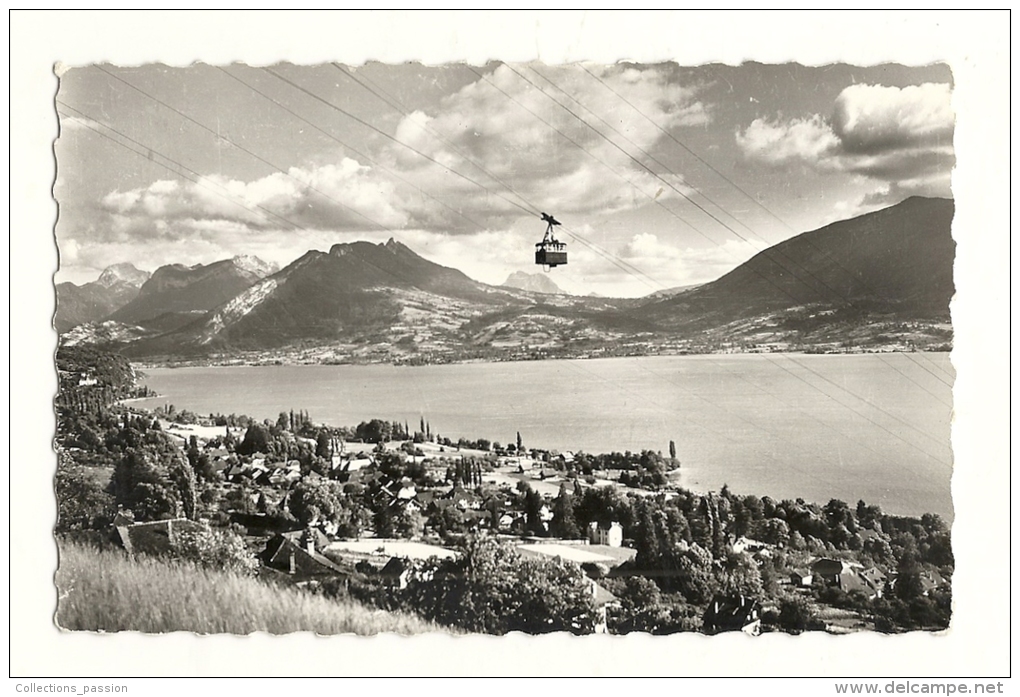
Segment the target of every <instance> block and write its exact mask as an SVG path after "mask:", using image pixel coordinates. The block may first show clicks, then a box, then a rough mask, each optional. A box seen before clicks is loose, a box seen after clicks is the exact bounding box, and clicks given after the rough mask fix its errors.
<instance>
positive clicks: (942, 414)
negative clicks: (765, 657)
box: [139, 353, 954, 521]
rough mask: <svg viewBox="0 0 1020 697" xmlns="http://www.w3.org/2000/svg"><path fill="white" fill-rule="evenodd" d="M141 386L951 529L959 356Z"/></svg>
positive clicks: (341, 372) (307, 371)
mask: <svg viewBox="0 0 1020 697" xmlns="http://www.w3.org/2000/svg"><path fill="white" fill-rule="evenodd" d="M145 374H146V378H145V380H144V382H145V383H146V384H148V385H149V387H151V388H152V389H154V390H156V391H157V392H158V393H159V394H160V395H163V396H162V397H160V398H154V399H148V400H141V401H140V403H139V406H142V407H147V408H155V407H157V406H162V405H164V404H166V403H167V402H170V403H172V404H174V405H175V406H176V407H177V408H178V409H182V408H183V409H189V410H191V411H194V412H197V413H199V414H210V413H222V414H230V413H236V414H248V415H250V416H253V417H256V418H259V419H273V420H275V419H276V417H277V416H278V415H279V413H280V412H281V411H289V410H291V409H293V410H295V411H297V410H305V411H307V412H308V413H309V414H310V415H311V418H312V420H313V421H316V422H321V423H328V424H333V425H338V426H339V425H347V426H354V425H357V424H358V423H359V422H361V421H367V420H369V419H372V418H381V419H385V420H388V421H399V422H404V421H406V422H407V423H408V424H410V425H411V427H412V429H414V428H416V427H417V426H416V425H417V424H418V422H419V419H420V418H421V417H424V418H425V419H426V420H427V421H428V422H429V424H430V426H431V428H432V432H433V433H436V434H439V435H441V436H447V437H449V438H451V439H453V440H457V439H458V438H460V437H465V438H470V439H476V438H488V439H489V440H492V441H498V442H500V443H512V442H514V441H515V439H516V434H517V432H518V431H520V433H521V437H522V438H523V441H524V444H525V445H526V446H530V447H536V448H548V449H555V450H572V451H577V450H584V451H586V452H593V453H597V452H608V451H612V450H617V451H625V450H631V451H640V450H642V449H649V450H657V451H662V452H664V453H668V448H669V441H670V440H673V441H675V442H676V447H677V457H678V458H679V459H680V461H681V463H682V468H683V474H682V478H681V485H682V486H686V487H688V488H691V489H694V490H698V491H708V490H715V491H718V490H719V489H720V488H721V487H722V485H723V484H728V485H729V487H730V489H731V490H732V491H733V492H735V493H740V494H750V493H753V494H757V495H759V496H761V495H766V494H767V495H769V496H772V497H773V498H798V497H800V498H803V499H805V500H807V501H816V502H818V503H826V502H827V501H828V500H829V499H831V498H839V499H843V500H845V501H847V502H849V503H851V504H855V503H856V502H857V500H858V499H864V500H865V501H867V502H868V503H877V504H879V505H881V506H882V508H883V510H885V511H886V512H889V513H896V514H903V515H919V514H921V513H925V512H933V513H938V514H940V515H941V516H943V517H944V518H945V519H946V520H947V521H948V520H951V519H952V499H951V494H950V477H951V475H952V450H951V447H950V422H951V417H952V387H951V385H952V382H953V376H954V372H953V368H952V365H951V363H950V360H949V355H948V354H932V353H926V354H920V353H918V354H866V355H801V354H789V355H779V354H772V355H761V354H758V355H709V356H668V357H667V356H655V357H642V358H610V359H595V360H556V361H533V362H516V363H466V364H457V365H441V366H423V367H404V366H389V365H342V366H319V365H302V366H263V367H211V368H173V369H170V368H159V369H150V370H146V371H145Z"/></svg>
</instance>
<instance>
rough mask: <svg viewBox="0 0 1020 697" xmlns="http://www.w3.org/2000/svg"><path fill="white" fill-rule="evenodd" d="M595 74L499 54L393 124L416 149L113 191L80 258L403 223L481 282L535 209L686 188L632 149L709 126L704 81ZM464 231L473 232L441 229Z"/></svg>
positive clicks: (309, 236) (592, 205)
mask: <svg viewBox="0 0 1020 697" xmlns="http://www.w3.org/2000/svg"><path fill="white" fill-rule="evenodd" d="M589 70H591V71H592V73H593V74H595V75H597V76H598V79H593V78H592V76H591V75H588V74H587V73H586V72H585V71H584V70H582V69H581V68H580V67H578V66H538V65H536V66H534V69H532V68H531V67H529V66H515V67H514V68H513V69H511V67H510V66H507V65H501V66H499V67H498V68H496V69H495V70H493V71H487V72H486V73H485V74H484V77H479V78H478V79H477V80H475V81H473V82H471V83H469V84H467V85H466V86H464V87H463V88H462V89H460V90H458V91H457V92H455V93H452V94H450V95H448V96H446V97H445V98H444V99H443V100H442V101H440V102H439V103H438V105H437V106H435V107H434V108H430V109H429V113H426V112H424V111H415V112H411V113H410V114H409V115H407V116H405V117H403V118H402V119H400V120H399V122H397V123H396V124H395V128H394V130H393V133H394V138H395V139H397V140H398V141H401V142H402V143H406V144H407V145H408V146H410V148H408V147H404V146H402V145H399V144H397V143H394V142H392V141H387V140H382V139H374V140H371V141H370V142H367V143H366V144H365V146H364V147H365V148H366V150H365V151H366V153H369V154H370V156H371V160H369V157H368V156H359V160H360V161H359V160H355V159H353V158H351V157H344V156H341V155H336V156H327V155H320V156H319V157H317V158H316V160H315V161H314V162H305V163H302V164H301V165H300V166H294V167H291V168H290V169H288V170H287V171H285V172H276V173H273V174H270V175H267V176H263V177H260V178H257V179H252V180H240V179H236V178H230V177H226V176H223V175H220V174H206V173H203V174H204V176H201V177H200V178H198V179H197V181H188V180H185V179H174V178H163V179H160V180H157V181H154V182H151V183H147V184H146V185H144V186H138V187H136V188H122V189H119V190H115V191H110V192H108V193H106V195H105V196H102V197H101V199H100V202H99V206H98V208H99V212H100V213H101V214H102V215H103V217H102V218H101V219H100V218H95V217H92V218H90V219H89V221H88V223H87V224H86V223H85V222H84V221H79V222H78V224H77V225H76V229H75V231H74V233H75V235H76V236H77V237H79V238H81V239H86V238H87V241H88V245H87V246H83V248H82V253H83V256H82V258H81V263H83V264H84V263H92V262H100V261H101V259H102V257H103V256H105V255H106V254H111V255H116V254H121V253H122V251H124V250H126V249H127V248H128V247H129V246H130V245H131V244H132V243H133V244H136V245H139V244H140V245H144V246H145V247H146V248H147V249H148V250H149V251H152V252H153V254H154V255H155V251H153V250H159V253H160V254H162V253H166V255H167V256H166V257H165V258H167V259H173V260H175V261H176V260H180V261H181V262H190V263H198V262H203V263H204V262H208V261H213V260H215V258H222V257H223V256H229V254H228V253H227V252H231V253H233V252H232V250H238V249H241V250H244V249H258V248H265V249H267V250H274V249H284V248H290V249H293V248H294V247H295V246H297V245H304V244H306V243H307V242H308V241H314V240H316V239H318V238H320V237H327V236H330V237H331V238H332V239H333V240H334V241H335V240H336V239H338V238H344V237H346V236H348V235H350V236H354V237H359V238H362V239H374V238H375V237H379V238H382V239H385V238H386V237H389V236H390V235H393V234H397V235H398V236H405V237H410V238H411V239H413V240H417V241H420V242H421V244H422V245H423V246H424V247H425V248H426V249H427V250H428V251H429V252H430V253H432V254H434V255H435V256H434V258H435V259H436V260H437V261H439V262H440V263H449V264H450V265H453V266H463V263H462V262H463V260H464V259H465V258H468V259H471V261H472V268H477V269H478V270H479V271H478V273H480V274H481V275H482V276H484V280H486V281H488V282H501V281H502V280H503V278H505V274H506V272H507V271H506V269H507V267H506V265H505V264H504V263H500V262H499V260H498V259H494V260H493V263H492V264H488V265H487V262H486V261H484V259H485V255H486V254H489V255H491V251H492V249H494V248H496V247H494V246H493V245H496V244H506V245H509V246H510V248H513V249H519V248H524V249H527V250H530V248H531V245H532V244H533V242H534V239H531V238H533V237H535V235H536V230H540V229H541V228H540V225H539V224H538V223H536V222H535V221H534V220H530V216H531V215H532V214H533V213H535V211H536V210H551V211H552V212H554V213H556V214H557V215H558V216H561V219H562V218H567V219H569V217H570V216H571V215H572V214H574V213H580V212H583V213H584V215H585V217H590V216H595V215H600V214H605V213H612V212H617V211H625V210H631V209H635V208H638V207H640V206H643V205H647V204H648V203H649V202H650V199H652V198H657V199H658V200H660V201H663V200H664V199H668V198H670V197H675V196H677V194H676V193H675V191H674V190H673V188H675V189H678V190H680V191H683V192H684V193H687V194H688V195H689V194H690V193H691V190H690V189H689V188H688V187H687V185H686V184H685V183H684V180H683V177H682V175H679V174H663V175H660V176H662V177H664V178H666V179H667V181H668V182H669V184H670V185H672V187H673V188H671V187H670V186H666V185H664V184H663V183H662V181H660V180H659V179H656V178H655V177H653V176H652V175H651V174H649V173H648V172H647V171H645V170H644V169H642V168H641V167H639V166H637V165H636V164H635V163H634V161H633V160H631V159H630V157H628V156H627V154H626V153H630V154H631V155H634V156H635V157H640V153H639V149H646V150H649V149H652V148H654V147H655V145H656V143H657V142H658V141H659V139H660V138H664V136H663V135H662V132H661V131H660V130H659V127H661V128H664V129H675V128H683V127H688V126H698V125H704V124H706V123H708V122H709V121H710V120H711V118H712V108H711V106H710V105H708V104H705V103H704V102H703V101H700V100H699V94H700V91H701V89H702V88H701V87H700V86H697V85H694V86H690V85H684V84H681V83H680V82H678V81H677V79H676V78H675V76H674V75H672V74H671V72H670V70H671V68H670V67H669V66H651V67H627V66H609V67H606V66H601V67H596V66H592V67H590V68H589ZM515 71H516V72H515ZM518 73H520V74H518ZM521 75H524V76H526V77H527V78H528V79H527V80H525V79H522V77H521ZM528 80H530V81H531V82H533V83H534V85H533V84H530V83H529V82H528ZM547 80H548V81H547ZM599 80H601V81H602V83H604V85H603V84H600V82H599ZM552 83H555V85H556V87H553V86H552ZM536 85H537V86H538V87H536ZM539 87H540V88H541V89H539ZM559 90H562V92H561V91H559ZM614 91H615V92H616V93H617V94H619V95H620V96H622V97H623V98H624V99H625V100H626V101H627V102H629V103H630V104H632V105H633V106H634V108H636V109H638V110H639V111H640V112H641V113H643V114H645V115H646V116H647V117H648V118H649V119H651V121H652V122H654V124H653V123H651V122H649V121H648V120H646V119H644V118H641V117H638V116H637V115H636V114H635V113H634V112H633V110H632V108H631V107H630V106H627V105H626V104H624V102H622V101H621V99H620V97H618V96H617V95H616V94H613V92H614ZM547 94H548V95H553V96H555V97H556V99H557V100H558V101H560V102H562V103H564V104H565V105H567V106H569V107H570V108H571V109H572V110H573V111H574V112H575V113H577V114H579V115H583V117H584V119H585V120H587V121H588V122H590V123H591V124H592V126H594V127H595V128H597V129H599V131H601V132H603V133H605V134H606V135H607V136H608V137H610V138H612V139H613V140H614V141H616V142H617V143H619V144H620V146H621V147H622V148H623V149H624V152H621V150H620V149H618V148H616V147H614V146H612V145H610V144H609V143H608V142H607V141H606V139H605V138H603V137H601V136H599V135H598V133H596V132H595V131H594V130H592V128H589V127H588V126H587V125H585V124H584V123H583V122H581V121H579V120H578V119H577V118H576V117H575V116H573V115H571V114H570V113H569V112H568V111H566V110H564V109H563V108H562V107H561V106H559V105H558V104H557V103H556V102H555V101H553V100H551V99H550V98H549V97H548V96H547ZM567 95H570V96H569V97H568V96H567ZM582 105H583V106H582ZM593 114H595V115H597V116H593ZM64 121H65V122H66V123H67V125H68V127H69V128H79V127H82V126H83V124H81V123H78V122H77V121H75V119H73V118H65V119H64ZM607 123H608V124H612V125H613V128H616V129H619V130H620V131H622V132H623V133H624V135H625V136H626V139H627V140H624V138H622V137H621V136H620V135H619V134H618V133H614V132H613V131H612V130H611V129H610V128H609V127H608V126H607V125H606V124H607ZM656 124H657V125H656ZM628 140H629V141H630V142H627V141H628ZM414 151H417V152H414ZM394 173H399V174H398V176H395V174H394ZM479 185H481V186H479ZM90 215H91V213H90ZM522 220H529V223H530V226H529V227H528V229H527V231H524V230H523V229H516V230H515V228H517V227H519V226H520V223H521V221H522ZM423 235H424V236H425V237H422V236H423ZM459 236H463V237H465V238H466V239H465V240H463V241H462V242H456V241H454V240H450V239H445V238H447V237H459ZM501 236H502V237H501ZM292 245H293V246H292ZM327 247H328V245H327ZM305 249H307V247H305ZM214 250H219V251H214ZM139 256H140V255H139V254H137V253H136V254H133V255H129V257H130V258H139ZM141 256H144V254H142V255H141ZM270 256H273V254H271V255H270ZM275 256H278V255H275ZM527 256H528V255H525V260H526V258H527ZM153 258H156V257H155V256H154V257H153ZM271 260H273V261H278V262H280V263H286V262H287V261H288V260H287V259H278V258H273V259H271ZM525 263H526V261H525ZM157 265H158V264H157ZM500 276H502V277H503V278H500Z"/></svg>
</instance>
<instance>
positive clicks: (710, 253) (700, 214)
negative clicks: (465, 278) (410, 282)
mask: <svg viewBox="0 0 1020 697" xmlns="http://www.w3.org/2000/svg"><path fill="white" fill-rule="evenodd" d="M952 85H953V79H952V74H951V72H950V69H949V68H948V67H947V66H945V65H938V64H936V65H932V66H927V67H905V66H902V65H892V64H889V65H877V66H871V67H855V66H849V65H828V66H822V67H805V66H801V65H797V64H784V65H763V64H758V63H745V64H743V65H739V66H732V65H731V66H727V65H719V64H717V65H703V66H698V67H684V66H680V65H677V64H675V63H658V64H650V65H644V64H628V63H619V64H614V65H607V64H596V63H574V64H568V65H544V64H542V63H525V64H513V63H506V64H505V63H497V62H492V63H489V64H486V65H468V64H463V63H461V64H449V65H442V66H424V65H421V64H403V65H385V64H381V63H368V64H365V65H362V66H359V67H356V68H355V67H350V66H345V65H341V64H324V65H318V66H296V65H291V64H278V65H271V66H265V67H251V66H247V65H243V64H232V65H231V64H225V65H221V66H212V65H201V64H200V65H194V66H191V67H166V66H160V65H144V66H139V67H115V66H112V65H106V64H95V65H87V66H81V67H73V68H68V69H67V70H66V71H65V72H63V74H62V75H61V79H60V87H59V91H58V94H57V98H56V99H57V101H56V106H57V110H58V114H59V118H60V127H61V130H60V137H59V138H58V140H57V142H56V145H55V152H56V158H57V167H58V176H57V182H56V185H55V187H54V195H55V197H56V199H57V202H58V204H59V206H60V214H59V218H58V223H57V227H56V234H57V244H58V249H59V252H60V270H59V272H58V274H57V281H58V282H62V281H71V282H74V283H79V284H81V283H85V282H89V281H92V280H95V279H96V278H97V277H98V276H99V274H100V273H101V272H102V270H103V269H104V268H105V267H106V266H109V265H111V264H114V263H120V262H130V263H132V264H134V265H135V266H137V267H138V268H141V269H145V270H149V271H152V270H155V269H156V268H157V267H159V266H161V265H163V264H170V263H182V264H186V265H193V264H207V263H211V262H214V261H218V260H220V259H224V258H228V257H231V256H234V255H237V254H252V255H255V256H258V257H260V258H262V259H264V260H266V261H270V262H274V263H276V264H278V265H280V266H281V267H283V266H286V265H287V264H289V263H290V262H292V261H294V260H295V259H297V258H298V257H299V256H301V255H302V254H303V253H305V252H306V251H307V250H309V249H319V250H323V251H327V250H328V249H329V248H330V247H331V246H332V245H333V244H336V243H338V242H350V241H354V240H359V239H366V240H370V241H374V242H384V241H386V240H387V239H389V238H391V237H392V238H395V239H397V240H399V241H401V242H403V243H404V244H406V245H407V246H409V247H410V248H411V249H413V250H414V251H416V252H418V253H419V254H421V255H422V256H424V257H426V258H428V259H430V260H432V261H435V262H437V263H440V264H443V265H446V266H452V267H455V268H458V269H460V270H461V271H463V272H464V273H466V274H468V275H469V276H471V277H472V278H475V279H477V280H479V281H483V282H486V283H491V284H499V283H502V282H503V281H504V280H505V279H506V278H507V276H508V275H510V274H511V273H512V272H515V271H526V272H530V273H544V272H545V273H549V275H550V277H551V278H552V280H554V281H555V282H556V283H557V284H558V285H559V286H560V287H561V288H563V289H564V290H566V291H568V292H572V293H576V294H589V293H594V294H599V295H603V296H613V297H636V296H642V295H646V294H648V293H652V292H655V291H659V290H664V289H667V288H673V287H677V286H685V285H690V284H696V283H703V282H707V281H711V280H714V279H715V278H718V277H719V276H721V275H723V274H724V273H726V272H727V271H729V270H730V269H732V268H734V267H735V266H737V265H738V264H740V263H742V262H744V261H746V260H747V259H749V258H750V257H751V256H753V255H754V254H755V253H757V252H758V251H760V250H761V249H764V248H766V247H768V246H770V245H773V244H775V243H777V242H780V241H782V240H784V239H787V238H789V237H792V236H794V235H795V234H799V233H801V232H805V231H808V230H813V229H817V228H819V227H822V226H823V225H826V224H828V223H830V222H833V221H836V220H842V219H846V218H849V217H853V216H855V215H859V214H861V213H864V212H867V211H871V210H876V209H879V208H883V207H886V206H889V205H892V204H895V203H898V202H899V201H901V200H903V199H905V198H907V197H909V196H915V195H920V196H940V197H951V195H952V194H951V191H950V177H951V173H952V169H953V166H954V164H955V156H954V150H953V131H954V121H955V119H954V113H953V109H952V105H951V96H952ZM542 212H548V213H551V214H553V215H555V216H556V218H557V219H558V220H559V221H560V222H561V223H562V225H561V227H559V228H557V230H556V234H557V236H558V238H559V239H560V240H561V241H563V242H566V243H567V251H568V253H569V263H568V264H567V265H566V266H560V267H557V268H555V269H552V270H549V271H545V270H543V269H542V267H539V266H536V265H535V264H534V255H533V250H534V244H535V243H536V242H538V241H539V240H540V239H541V238H542V235H543V233H544V231H545V225H544V223H543V222H542V221H541V219H540V214H541V213H542Z"/></svg>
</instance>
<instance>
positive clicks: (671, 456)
mask: <svg viewBox="0 0 1020 697" xmlns="http://www.w3.org/2000/svg"><path fill="white" fill-rule="evenodd" d="M669 459H670V460H674V461H675V460H676V443H674V442H673V441H670V442H669Z"/></svg>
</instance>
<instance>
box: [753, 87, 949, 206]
mask: <svg viewBox="0 0 1020 697" xmlns="http://www.w3.org/2000/svg"><path fill="white" fill-rule="evenodd" d="M954 125H955V117H954V114H953V111H952V108H951V105H950V89H949V85H944V84H931V83H926V84H923V85H912V86H908V87H903V88H899V87H886V86H882V85H851V86H850V87H847V88H846V89H844V90H843V91H842V92H841V93H840V94H839V96H838V97H837V98H836V101H835V103H834V104H833V109H832V113H831V115H830V116H829V117H827V118H823V117H822V116H820V115H818V114H815V115H812V116H809V117H806V118H795V119H788V120H785V121H781V120H769V119H756V120H754V121H753V122H752V123H751V124H750V125H749V126H748V127H747V128H745V129H744V130H743V131H738V132H737V134H736V140H737V144H738V145H739V146H740V148H741V150H742V151H743V152H744V154H745V156H747V157H749V158H752V159H755V160H758V161H761V162H765V163H768V164H772V165H775V166H783V165H790V164H795V163H800V164H804V165H806V166H808V167H811V168H814V169H816V170H818V171H820V172H843V173H849V174H856V175H861V176H863V177H867V178H869V179H872V180H875V181H876V182H879V183H880V185H881V186H880V187H879V189H877V190H876V191H877V192H879V191H884V192H886V193H885V194H884V196H886V197H887V199H895V198H896V197H897V196H899V198H900V199H902V198H903V197H904V196H909V195H913V194H920V195H929V196H949V195H950V191H949V173H950V172H951V170H952V167H953V164H954V163H955V155H954V151H953V144H952V140H953V129H954ZM897 200H899V199H897Z"/></svg>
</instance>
